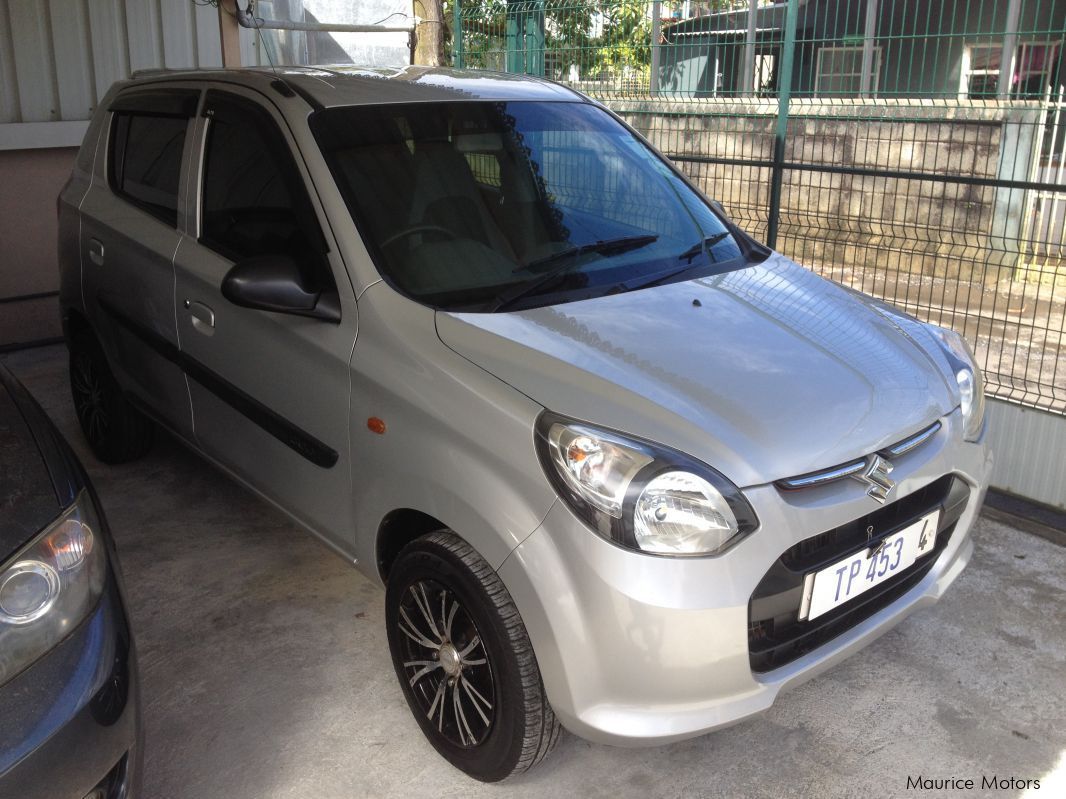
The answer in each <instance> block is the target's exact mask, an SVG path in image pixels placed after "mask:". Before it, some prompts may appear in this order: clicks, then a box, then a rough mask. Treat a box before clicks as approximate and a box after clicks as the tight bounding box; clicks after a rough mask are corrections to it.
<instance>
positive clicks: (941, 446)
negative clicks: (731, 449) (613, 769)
mask: <svg viewBox="0 0 1066 799" xmlns="http://www.w3.org/2000/svg"><path fill="white" fill-rule="evenodd" d="M942 421H943V422H944V427H943V428H942V430H941V431H940V433H938V435H937V436H936V437H935V438H934V439H933V440H932V441H930V442H929V443H928V444H926V445H925V446H923V447H922V448H920V449H918V450H915V451H914V452H911V453H908V454H907V455H905V456H902V457H900V458H899V459H898V460H896V461H895V470H894V471H893V472H892V477H893V478H894V479H896V480H897V486H896V489H895V492H894V495H893V496H892V497H891V498H890V501H892V500H895V499H898V498H900V497H905V496H908V495H910V494H912V493H913V492H915V491H918V490H919V489H921V488H923V487H924V486H927V485H929V484H930V483H932V482H934V481H935V480H937V479H939V478H941V477H943V476H944V475H948V474H953V475H955V476H956V477H958V478H960V479H961V481H963V483H964V484H965V486H966V488H967V489H968V491H969V498H968V500H967V502H966V507H965V510H964V511H963V512H962V515H961V516H960V517H959V519H958V521H957V523H956V524H955V527H954V530H953V532H952V534H951V537H950V539H949V540H948V542H947V545H946V546H945V547H944V548H943V549H942V550H941V551H940V552H939V554H938V555H936V556H935V558H936V559H935V562H934V563H933V565H932V567H931V568H930V569H929V571H928V573H927V574H926V575H925V576H924V577H923V578H922V579H921V580H920V581H919V582H917V584H915V585H914V586H913V587H912V588H910V589H909V590H907V591H906V592H905V593H903V594H902V595H901V596H899V597H898V598H897V599H895V600H894V601H892V602H890V603H889V604H887V605H886V606H885V607H882V608H881V609H879V610H877V611H876V612H874V613H873V614H872V615H869V616H868V617H866V618H864V619H863V620H861V621H859V622H858V623H856V624H855V625H854V626H852V627H850V628H849V629H847V630H846V631H845V632H842V633H841V634H839V635H837V636H836V637H833V638H832V639H831V640H828V641H826V642H825V643H823V644H821V645H820V646H818V647H816V648H815V649H813V650H811V651H809V652H806V653H805V654H803V655H801V656H798V657H797V658H796V659H794V660H792V661H791V662H788V663H787V664H785V665H783V666H781V667H780V668H775V669H773V670H771V671H765V672H762V673H755V672H753V671H752V668H751V662H750V653H749V637H748V632H749V601H750V599H751V597H752V593H753V591H754V590H755V589H756V586H757V585H758V584H759V583H760V581H761V580H762V579H763V577H764V575H766V573H767V570H768V569H770V567H771V565H772V564H773V563H774V562H775V561H776V560H777V559H778V557H779V556H780V555H781V554H782V553H783V552H785V551H786V550H788V549H789V548H790V547H792V546H794V545H795V544H797V543H799V542H800V541H803V540H805V539H808V538H811V537H812V536H816V535H819V534H820V533H823V532H825V531H827V530H830V529H832V528H836V527H838V526H840V525H844V524H846V523H848V522H851V521H853V520H855V519H858V518H859V517H862V516H864V515H865V514H867V513H869V512H870V510H871V508H872V507H876V505H875V503H874V502H873V500H871V499H870V498H869V497H867V496H866V494H865V493H864V488H863V486H862V485H861V484H860V483H858V482H857V481H854V480H844V481H841V482H839V483H834V484H829V485H826V486H821V487H818V488H812V489H806V490H804V491H798V492H782V491H779V490H778V489H777V488H776V487H774V486H773V485H763V486H756V487H754V488H750V489H746V490H745V492H744V493H745V495H746V496H747V497H748V499H749V501H750V502H751V504H752V506H753V507H754V508H755V511H756V513H757V514H758V516H759V520H760V527H759V529H758V530H757V531H756V532H755V533H754V534H752V535H751V536H749V537H748V538H747V539H745V540H744V541H742V542H741V543H739V544H738V545H737V546H735V547H733V548H732V549H730V550H729V551H728V552H726V553H725V554H723V555H721V556H720V557H716V558H692V559H680V558H666V557H655V556H649V555H643V554H639V553H635V552H631V551H629V550H625V549H622V548H620V547H618V546H615V545H614V544H611V543H608V542H607V541H605V540H604V539H602V538H600V537H599V536H597V535H595V534H593V533H592V532H590V531H589V530H588V529H587V528H586V527H585V526H584V525H583V524H582V522H581V521H580V520H578V519H577V518H576V517H575V516H574V514H573V513H571V512H570V510H569V508H568V507H567V506H566V505H565V504H564V503H562V502H557V503H556V504H555V505H554V506H553V508H552V510H551V511H550V512H549V513H548V515H547V517H546V518H545V519H544V521H543V523H542V524H541V526H540V527H539V528H538V529H537V530H536V531H535V532H534V533H533V534H532V535H530V536H529V538H527V539H526V540H525V541H524V542H523V543H522V544H521V545H520V546H519V547H518V548H517V549H516V550H515V551H514V552H513V553H512V554H511V556H510V557H509V558H508V559H507V561H506V562H505V563H504V564H503V566H502V567H501V568H500V570H499V574H500V577H501V578H502V579H503V581H504V583H505V584H506V585H507V587H508V590H509V591H510V593H511V595H512V597H513V598H514V601H515V603H516V604H517V606H518V609H519V611H520V612H521V614H522V618H523V620H524V621H525V624H526V628H527V630H528V631H529V636H530V639H531V641H532V643H533V648H534V650H535V652H536V654H537V660H538V663H539V665H540V669H541V674H542V676H543V679H544V685H545V689H546V691H547V693H548V698H549V700H550V701H551V703H552V707H553V708H554V710H555V712H556V714H557V715H558V717H559V718H560V720H561V721H562V723H563V724H564V726H566V727H567V728H568V729H569V730H570V731H571V732H574V733H576V734H577V735H580V736H581V737H583V738H586V739H588V740H592V741H596V742H601V743H610V744H616V745H644V744H658V743H668V742H671V741H676V740H681V739H684V738H689V737H693V736H696V735H700V734H702V733H705V732H708V731H710V730H714V729H717V728H720V727H724V726H727V725H729V724H732V723H734V722H736V721H739V720H741V719H743V718H745V717H747V716H750V715H753V714H755V713H759V712H762V711H764V710H766V709H767V708H769V707H770V705H771V704H772V703H773V701H774V699H775V698H776V697H777V694H778V693H779V692H780V691H781V690H782V689H784V688H786V687H790V686H792V685H797V684H799V683H801V682H804V681H805V680H808V679H810V678H812V677H814V676H816V675H817V674H819V673H821V672H822V671H824V670H826V669H827V668H829V667H830V666H832V665H834V664H835V663H837V662H839V661H841V660H842V659H844V658H846V657H847V656H849V655H850V654H852V653H853V652H855V651H857V650H858V649H860V648H862V647H863V646H865V645H866V644H868V643H870V642H871V641H873V640H875V639H876V638H877V637H878V636H880V635H881V634H883V633H884V632H886V631H887V630H889V629H891V627H893V626H894V625H895V624H897V623H899V622H900V621H901V620H902V619H903V618H905V617H906V616H907V615H908V614H909V613H911V612H912V611H914V610H916V609H918V608H920V607H924V606H927V605H931V604H933V603H934V602H936V601H937V600H938V599H939V598H940V596H941V595H942V594H943V593H944V591H945V590H946V589H947V587H948V586H949V585H950V584H951V583H952V582H953V581H954V580H955V579H956V578H957V577H958V576H959V574H960V573H961V572H962V570H963V568H964V567H965V566H966V563H967V562H968V561H969V558H970V555H971V553H972V551H973V544H972V542H971V540H970V536H969V533H970V528H971V527H972V526H973V523H974V521H975V519H976V518H977V514H978V511H979V509H980V507H981V504H982V502H983V500H984V493H985V490H986V487H987V483H988V476H989V473H990V471H991V463H992V459H991V455H990V453H989V452H988V450H987V447H986V446H985V445H984V443H980V444H970V443H964V442H963V441H962V432H961V425H962V423H961V418H960V416H959V413H958V411H956V412H955V413H953V414H951V415H949V416H948V417H946V418H945V419H943V420H942ZM912 568H913V567H912ZM904 574H905V573H904Z"/></svg>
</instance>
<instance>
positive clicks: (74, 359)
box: [70, 331, 155, 463]
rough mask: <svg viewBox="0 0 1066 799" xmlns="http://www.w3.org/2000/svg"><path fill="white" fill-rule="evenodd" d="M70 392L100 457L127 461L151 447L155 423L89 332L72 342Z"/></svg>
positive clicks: (87, 434) (75, 410) (88, 435)
mask: <svg viewBox="0 0 1066 799" xmlns="http://www.w3.org/2000/svg"><path fill="white" fill-rule="evenodd" d="M70 393H71V398H72V399H73V401H74V412H75V413H76V414H77V416H78V422H79V424H80V425H81V429H82V432H83V433H84V434H85V438H86V440H88V442H89V446H90V447H91V448H92V451H93V454H94V455H95V456H96V457H97V458H98V459H99V460H101V461H103V462H104V463H126V462H127V461H132V460H136V459H137V458H140V457H141V456H142V455H144V454H145V453H146V452H148V450H149V449H150V448H151V446H152V439H153V437H154V433H155V425H154V424H153V423H152V421H151V420H150V419H148V418H147V417H146V416H144V415H143V414H142V413H141V412H140V411H139V410H137V409H136V408H134V407H133V405H131V404H130V401H129V400H128V399H126V396H125V395H124V394H123V393H122V389H121V387H120V386H119V384H118V381H117V380H115V376H114V375H113V374H112V373H111V367H110V366H108V364H107V358H106V357H105V356H104V351H103V350H102V349H101V348H100V343H99V342H98V341H97V340H96V338H95V337H94V336H93V335H92V334H91V333H89V332H88V331H83V332H81V333H78V334H76V335H75V336H74V337H73V338H72V339H71V341H70Z"/></svg>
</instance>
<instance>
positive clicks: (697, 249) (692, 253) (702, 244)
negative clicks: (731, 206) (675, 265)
mask: <svg viewBox="0 0 1066 799" xmlns="http://www.w3.org/2000/svg"><path fill="white" fill-rule="evenodd" d="M727 236H729V231H728V230H723V231H722V232H721V233H715V234H714V235H713V236H708V237H707V238H705V239H704V240H703V241H698V242H696V243H695V244H693V245H692V246H691V247H689V248H688V249H687V250H685V251H684V252H683V253H681V254H680V255H679V256H677V260H679V261H688V262H689V263H692V259H693V258H695V257H696V256H697V255H699V254H700V253H702V252H704V251H706V250H708V249H710V248H711V247H713V246H714V245H715V244H717V243H718V242H720V241H722V239H724V238H726V237H727Z"/></svg>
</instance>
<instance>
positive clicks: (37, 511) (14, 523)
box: [0, 367, 60, 564]
mask: <svg viewBox="0 0 1066 799" xmlns="http://www.w3.org/2000/svg"><path fill="white" fill-rule="evenodd" d="M2 369H3V367H0V370H2ZM5 377H6V375H4V374H0V564H3V563H4V561H6V560H7V559H8V557H9V556H10V555H12V554H14V552H15V550H17V549H18V548H19V547H21V546H22V545H23V544H25V543H26V542H28V541H29V540H30V539H31V538H33V537H34V536H35V535H36V534H37V533H39V532H40V531H41V529H42V528H44V526H45V525H47V524H48V523H49V522H51V521H52V520H54V519H55V518H56V516H58V515H59V512H60V503H59V500H58V498H57V496H56V489H55V487H54V484H53V482H52V478H51V475H50V474H49V471H48V468H47V466H46V465H45V461H44V459H43V458H42V456H41V452H40V449H39V448H38V446H37V441H36V439H35V437H34V435H33V432H32V430H31V428H30V426H29V424H28V423H27V421H26V419H25V418H24V416H23V413H24V411H25V409H26V406H25V405H23V404H22V403H21V402H16V398H15V396H14V394H13V392H12V391H9V390H8V383H7V382H5V380H3V379H2V378H5Z"/></svg>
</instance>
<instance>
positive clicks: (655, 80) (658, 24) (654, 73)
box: [648, 0, 663, 95]
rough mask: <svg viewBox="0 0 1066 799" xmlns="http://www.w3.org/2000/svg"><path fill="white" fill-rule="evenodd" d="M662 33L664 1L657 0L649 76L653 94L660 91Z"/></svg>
mask: <svg viewBox="0 0 1066 799" xmlns="http://www.w3.org/2000/svg"><path fill="white" fill-rule="evenodd" d="M662 35H663V23H662V2H660V0H655V2H654V3H652V4H651V74H650V75H649V76H648V90H649V91H650V92H651V93H652V94H653V95H655V94H658V92H659V39H661V38H662Z"/></svg>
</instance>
